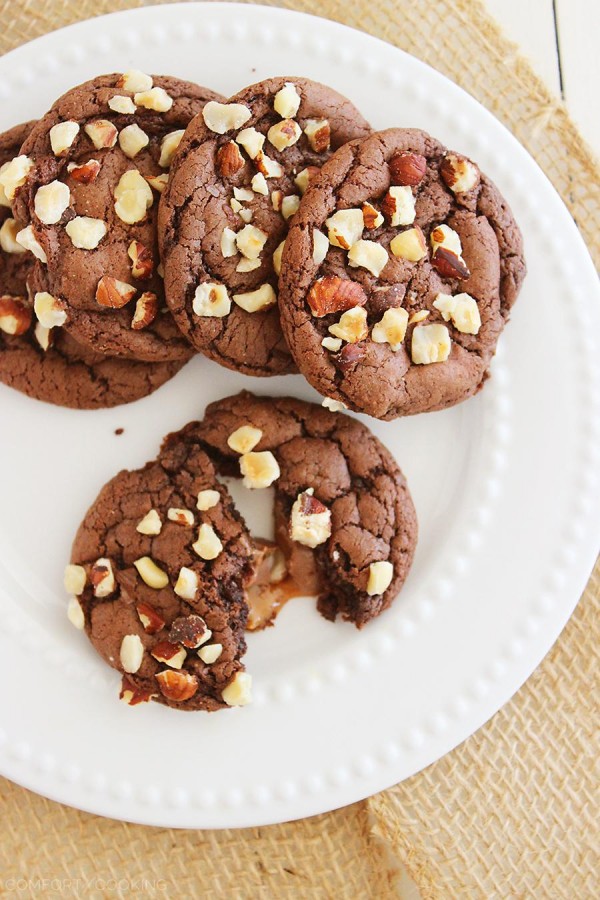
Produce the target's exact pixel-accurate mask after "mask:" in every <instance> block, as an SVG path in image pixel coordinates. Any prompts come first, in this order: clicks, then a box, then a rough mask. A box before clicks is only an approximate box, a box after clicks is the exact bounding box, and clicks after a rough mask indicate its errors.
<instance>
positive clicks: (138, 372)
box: [0, 122, 184, 409]
mask: <svg viewBox="0 0 600 900" xmlns="http://www.w3.org/2000/svg"><path fill="white" fill-rule="evenodd" d="M33 124H34V123H33V122H28V123H26V124H24V125H18V126H17V127H15V128H13V129H11V130H10V131H8V132H5V133H4V134H3V135H0V167H2V166H4V165H8V163H9V162H10V160H12V159H13V158H14V157H15V156H17V155H18V153H19V148H20V147H21V145H22V143H23V141H24V140H25V138H26V137H27V134H28V133H29V131H30V130H31V128H32V126H33ZM17 229H18V226H16V223H15V220H14V219H13V218H12V215H11V211H10V207H9V206H8V200H7V199H6V197H5V196H4V194H3V193H2V194H0V381H1V382H3V383H4V384H7V385H8V386H9V387H13V388H16V390H19V391H21V392H22V393H24V394H28V395H29V396H30V397H35V398H36V399H38V400H45V401H46V402H48V403H56V404H58V405H59V406H70V407H74V408H77V409H96V408H100V407H107V406H117V405H119V404H121V403H129V402H130V401H132V400H137V399H139V398H140V397H144V396H146V395H147V394H150V393H152V391H154V390H156V388H158V387H160V385H162V384H164V382H165V381H167V380H168V379H169V378H171V377H172V376H173V375H174V374H175V373H176V372H178V371H179V369H180V368H181V367H182V365H183V364H184V360H173V361H171V362H163V363H142V362H135V361H133V360H126V359H119V358H111V357H107V356H103V355H102V354H100V353H97V352H96V351H95V350H93V349H92V348H91V347H88V346H86V345H84V344H79V343H77V341H75V340H74V339H73V338H72V337H71V336H70V335H69V334H67V332H65V331H64V329H61V328H53V329H47V328H44V327H43V326H42V325H40V324H39V322H37V321H36V319H35V315H34V313H33V304H32V301H31V299H30V297H31V296H33V293H35V291H36V288H35V287H34V284H35V283H36V282H38V278H36V275H35V274H34V263H35V260H34V257H33V256H32V254H31V253H30V252H28V251H26V250H25V249H24V248H23V247H21V246H20V244H18V243H17V241H16V240H15V236H16V233H17ZM38 276H39V277H42V278H43V277H44V272H41V271H40V272H38ZM30 281H31V290H30V287H29V282H30ZM37 290H45V286H43V285H41V284H39V283H38V288H37Z"/></svg>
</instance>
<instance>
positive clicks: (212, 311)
mask: <svg viewBox="0 0 600 900" xmlns="http://www.w3.org/2000/svg"><path fill="white" fill-rule="evenodd" d="M192 309H193V310H194V312H195V314H196V315H197V316H202V317H209V318H217V319H222V318H223V316H226V315H227V314H228V313H229V312H230V311H231V300H230V299H229V294H228V293H227V288H226V287H225V285H224V284H213V283H211V282H210V281H205V282H203V284H199V285H198V287H197V288H196V291H195V293H194V300H193V302H192Z"/></svg>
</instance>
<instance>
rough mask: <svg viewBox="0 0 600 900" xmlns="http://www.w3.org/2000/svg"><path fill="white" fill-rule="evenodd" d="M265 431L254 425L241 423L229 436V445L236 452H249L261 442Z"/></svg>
mask: <svg viewBox="0 0 600 900" xmlns="http://www.w3.org/2000/svg"><path fill="white" fill-rule="evenodd" d="M262 435H263V433H262V431H261V430H260V428H255V427H254V425H240V427H239V428H236V430H235V431H233V432H232V433H231V434H230V435H229V437H228V438H227V446H228V447H230V448H231V449H232V450H234V451H235V452H236V453H249V452H250V450H254V448H255V447H256V445H257V444H258V443H259V442H260V439H261V437H262Z"/></svg>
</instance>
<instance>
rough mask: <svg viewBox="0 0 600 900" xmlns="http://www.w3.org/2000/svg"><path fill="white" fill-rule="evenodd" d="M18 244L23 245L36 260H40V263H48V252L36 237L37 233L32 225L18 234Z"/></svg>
mask: <svg viewBox="0 0 600 900" xmlns="http://www.w3.org/2000/svg"><path fill="white" fill-rule="evenodd" d="M16 239H17V243H18V244H20V245H21V247H23V248H24V249H25V250H29V251H30V252H31V253H33V255H34V256H35V258H36V259H39V260H40V262H43V263H47V262H48V257H47V256H46V252H45V250H44V248H43V247H42V245H41V244H40V242H39V241H38V239H37V238H36V236H35V232H34V230H33V226H32V225H27V227H26V228H22V229H21V231H19V233H18V234H17V238H16Z"/></svg>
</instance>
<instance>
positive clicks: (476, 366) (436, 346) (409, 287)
mask: <svg viewBox="0 0 600 900" xmlns="http://www.w3.org/2000/svg"><path fill="white" fill-rule="evenodd" d="M524 275H525V262H524V257H523V246H522V239H521V234H520V232H519V229H518V226H517V224H516V223H515V220H514V218H513V216H512V213H511V211H510V209H509V208H508V206H507V204H506V201H505V200H504V199H503V198H502V196H501V195H500V193H499V191H498V190H497V188H496V187H495V186H494V185H493V184H492V182H491V181H490V180H489V179H488V178H487V177H486V176H485V175H483V174H482V173H481V172H480V171H479V169H478V167H477V166H476V165H475V164H474V163H473V162H472V161H471V160H469V159H467V158H466V157H464V156H461V155H459V154H456V153H452V152H449V151H447V150H446V148H445V147H443V146H442V145H441V144H440V143H439V142H438V141H436V140H435V139H434V138H432V137H431V136H429V135H428V134H426V133H425V132H423V131H418V130H413V129H398V128H395V129H389V130H387V131H382V132H378V133H376V134H373V135H371V136H370V137H367V138H366V139H364V140H363V141H354V142H351V143H350V144H348V145H347V146H345V147H342V148H341V149H340V150H338V152H337V153H336V154H335V155H334V156H333V157H332V159H331V160H330V161H329V162H328V163H326V164H325V166H324V167H323V169H322V173H321V176H320V178H319V179H318V180H316V181H315V182H314V183H313V184H312V185H311V186H310V187H309V188H308V190H307V192H306V194H305V196H304V198H303V201H302V205H301V207H300V210H299V212H298V213H297V215H296V217H295V219H294V221H293V223H292V225H291V228H290V232H289V235H288V238H287V240H286V243H285V249H284V253H283V261H282V272H281V278H280V315H281V322H282V327H283V331H284V334H285V336H286V339H287V341H288V344H289V347H290V349H291V351H292V354H293V356H294V359H295V361H296V364H297V365H298V368H299V369H300V370H301V372H302V373H303V374H304V375H305V377H306V378H307V379H308V381H309V382H310V383H311V384H312V385H313V386H314V387H315V388H317V390H319V391H320V392H321V393H322V394H324V395H325V396H326V397H329V398H332V399H334V400H335V401H337V402H339V403H342V404H344V405H346V406H347V407H349V408H351V409H354V410H357V411H360V412H364V413H368V414H370V415H372V416H376V417H378V418H381V419H393V418H395V417H397V416H400V415H407V414H411V413H418V412H426V411H430V410H436V409H443V408H444V407H447V406H451V405H453V404H455V403H458V402H459V401H461V400H464V399H465V398H467V397H469V396H471V395H472V394H474V393H475V392H476V391H477V390H478V389H479V388H480V387H481V385H482V383H483V381H484V380H485V378H486V375H487V370H488V366H489V363H490V360H491V358H492V356H493V354H494V351H495V348H496V343H497V340H498V337H499V335H500V333H501V331H502V329H503V327H504V325H505V323H506V321H507V319H508V316H509V312H510V309H511V306H512V304H513V303H514V301H515V299H516V297H517V295H518V293H519V289H520V286H521V283H522V281H523V278H524Z"/></svg>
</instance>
